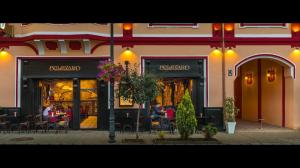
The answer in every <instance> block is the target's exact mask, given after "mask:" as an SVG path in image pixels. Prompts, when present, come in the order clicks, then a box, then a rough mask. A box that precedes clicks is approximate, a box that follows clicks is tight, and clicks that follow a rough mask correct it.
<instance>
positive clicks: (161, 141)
mask: <svg viewBox="0 0 300 168" xmlns="http://www.w3.org/2000/svg"><path fill="white" fill-rule="evenodd" d="M153 144H158V145H159V144H161V145H186V144H193V145H195V144H197V145H218V144H221V142H220V141H218V140H217V139H215V138H211V139H205V138H189V139H187V140H182V139H180V138H166V139H154V140H153Z"/></svg>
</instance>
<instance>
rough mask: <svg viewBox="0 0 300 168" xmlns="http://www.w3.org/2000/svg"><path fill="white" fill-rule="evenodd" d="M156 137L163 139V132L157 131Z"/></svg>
mask: <svg viewBox="0 0 300 168" xmlns="http://www.w3.org/2000/svg"><path fill="white" fill-rule="evenodd" d="M158 138H159V139H165V132H163V131H159V133H158Z"/></svg>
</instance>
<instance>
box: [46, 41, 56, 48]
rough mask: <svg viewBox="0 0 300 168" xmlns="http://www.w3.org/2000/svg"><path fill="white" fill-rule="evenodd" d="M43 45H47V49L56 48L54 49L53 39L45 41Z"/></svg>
mask: <svg viewBox="0 0 300 168" xmlns="http://www.w3.org/2000/svg"><path fill="white" fill-rule="evenodd" d="M45 45H46V47H47V48H48V49H49V50H56V49H57V42H54V41H46V42H45Z"/></svg>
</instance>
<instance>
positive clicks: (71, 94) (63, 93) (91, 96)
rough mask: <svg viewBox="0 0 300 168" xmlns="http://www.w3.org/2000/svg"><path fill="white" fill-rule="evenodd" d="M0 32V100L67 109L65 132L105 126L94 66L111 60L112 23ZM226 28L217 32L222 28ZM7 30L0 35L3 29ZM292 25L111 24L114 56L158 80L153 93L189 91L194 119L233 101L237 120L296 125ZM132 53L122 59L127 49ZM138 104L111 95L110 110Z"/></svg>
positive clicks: (173, 100) (25, 109) (299, 119)
mask: <svg viewBox="0 0 300 168" xmlns="http://www.w3.org/2000/svg"><path fill="white" fill-rule="evenodd" d="M3 28H4V30H2V31H3V32H2V33H1V37H0V47H1V48H2V49H3V51H2V52H1V57H0V79H1V80H0V81H1V82H0V106H2V107H21V109H22V110H21V111H22V113H23V114H24V115H25V114H31V113H37V112H38V111H40V110H41V108H42V107H43V106H47V105H49V103H54V104H56V105H57V108H58V110H59V107H60V108H62V109H63V108H68V107H71V108H72V109H73V113H74V116H73V119H74V123H75V124H74V123H73V128H74V129H79V128H85V127H86V125H88V124H80V123H82V121H85V120H84V119H86V117H87V116H93V117H90V118H89V120H91V121H95V120H96V121H97V122H96V125H95V124H94V125H93V126H90V127H89V126H87V127H88V128H99V129H107V128H108V113H109V110H108V107H109V96H108V95H109V94H108V92H109V87H108V84H107V83H105V82H103V81H98V80H97V79H96V75H97V73H98V69H97V65H98V63H99V61H101V60H107V59H109V57H110V24H98V23H97V24H96V23H72V24H71V23H66V24H54V23H27V24H24V23H10V24H5V25H4V27H3ZM223 30H224V31H223ZM5 32H6V33H5ZM299 32H300V26H299V24H297V23H225V24H221V23H184V24H179V23H174V24H173V23H133V24H130V23H115V24H114V60H115V63H121V64H122V65H124V62H125V61H129V66H134V65H135V64H136V65H137V67H138V71H139V72H140V73H147V72H151V73H153V74H157V75H160V76H161V79H162V81H163V82H164V83H165V88H164V89H163V90H162V92H161V95H160V96H158V97H157V100H156V101H157V102H158V103H160V104H161V105H163V106H176V105H177V103H178V102H179V101H180V98H181V96H182V94H183V93H182V91H183V90H185V89H189V91H190V93H191V97H192V100H193V102H194V106H195V109H196V114H197V115H200V113H201V112H202V111H203V109H204V108H210V107H211V108H213V107H215V108H222V107H223V99H224V98H226V97H233V98H234V99H235V104H236V106H237V107H238V108H240V113H239V115H238V117H239V118H240V119H242V120H249V121H258V120H259V119H263V121H264V122H265V123H269V124H272V125H277V126H282V127H287V128H293V129H298V128H300V114H299V111H300V104H299V103H298V102H297V100H298V99H299V98H298V97H299V95H298V94H297V93H300V80H299V77H298V72H299V70H298V69H297V68H296V67H298V66H299V64H300V50H299V49H298V47H300V35H299ZM128 48H129V49H130V51H131V52H132V53H133V54H131V57H130V58H128V57H127V58H126V59H128V60H125V57H124V55H125V54H126V52H127V51H126V50H127V49H128ZM137 107H138V106H137V105H131V104H130V103H128V102H124V101H120V100H117V99H116V100H115V109H116V111H117V112H118V111H125V112H131V111H133V109H136V108H137Z"/></svg>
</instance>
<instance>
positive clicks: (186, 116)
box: [176, 90, 197, 140]
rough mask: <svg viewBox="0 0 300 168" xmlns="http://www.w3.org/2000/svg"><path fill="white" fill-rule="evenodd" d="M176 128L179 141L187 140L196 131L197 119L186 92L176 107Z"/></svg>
mask: <svg viewBox="0 0 300 168" xmlns="http://www.w3.org/2000/svg"><path fill="white" fill-rule="evenodd" d="M176 126H177V129H178V131H179V133H180V137H181V139H184V140H186V139H188V137H189V136H190V135H192V134H193V133H195V131H196V127H197V119H196V116H195V108H194V105H193V102H192V99H191V97H190V94H189V91H188V90H186V91H185V94H184V96H183V97H182V99H181V102H180V103H179V105H178V107H177V110H176Z"/></svg>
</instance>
